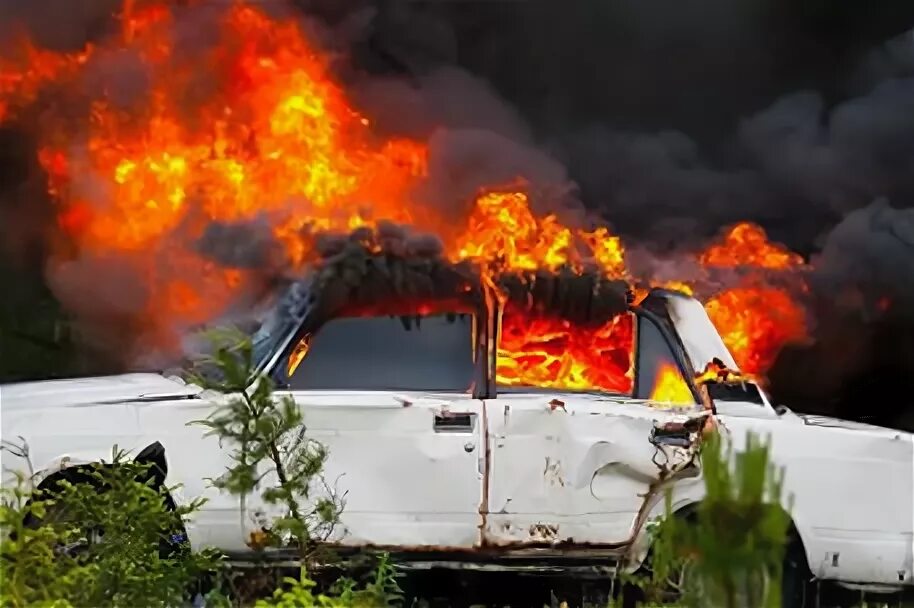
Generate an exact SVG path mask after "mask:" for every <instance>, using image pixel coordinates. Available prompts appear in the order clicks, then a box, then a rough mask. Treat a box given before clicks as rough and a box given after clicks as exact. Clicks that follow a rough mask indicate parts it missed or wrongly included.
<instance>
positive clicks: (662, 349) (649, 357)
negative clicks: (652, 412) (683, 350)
mask: <svg viewBox="0 0 914 608" xmlns="http://www.w3.org/2000/svg"><path fill="white" fill-rule="evenodd" d="M635 397H636V398H638V399H651V400H653V401H659V402H663V403H672V404H683V405H693V404H695V403H696V400H695V396H694V395H693V394H692V390H691V389H690V388H689V385H688V383H687V382H686V381H685V379H684V378H683V376H682V372H681V371H680V369H679V364H678V363H677V362H676V358H675V357H674V356H673V350H672V348H671V347H670V344H669V343H668V342H667V340H666V338H664V336H663V334H662V333H661V331H660V328H659V327H657V325H656V324H655V323H654V322H653V321H651V320H650V319H647V318H645V317H643V316H639V317H638V364H637V379H636V389H635Z"/></svg>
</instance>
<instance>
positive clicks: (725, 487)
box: [636, 433, 790, 608]
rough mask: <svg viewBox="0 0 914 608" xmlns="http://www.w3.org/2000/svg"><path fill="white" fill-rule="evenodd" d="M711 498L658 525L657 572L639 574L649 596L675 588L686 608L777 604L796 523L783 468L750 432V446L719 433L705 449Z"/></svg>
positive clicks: (669, 514) (653, 565)
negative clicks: (785, 494) (736, 448)
mask: <svg viewBox="0 0 914 608" xmlns="http://www.w3.org/2000/svg"><path fill="white" fill-rule="evenodd" d="M701 463H702V475H703V479H704V484H705V498H704V500H703V501H702V502H701V503H699V504H698V505H697V506H696V508H695V509H694V510H693V511H690V512H689V513H688V514H685V515H683V514H677V513H674V512H673V510H672V504H671V495H670V494H669V493H668V494H667V498H666V513H665V515H664V517H663V519H662V520H661V521H659V522H656V523H654V524H653V526H652V529H651V533H652V536H653V543H652V554H651V558H650V564H649V566H650V576H649V577H647V578H646V579H636V584H638V585H639V586H641V587H642V589H643V590H644V592H645V596H646V597H647V600H648V601H649V602H653V603H657V602H659V601H661V600H662V599H664V598H665V597H667V596H668V595H669V592H670V591H672V592H673V593H674V595H675V596H676V597H678V601H679V602H681V603H682V604H683V605H685V606H696V607H697V606H702V607H704V606H709V607H710V606H713V607H715V608H737V607H740V608H777V607H778V606H780V605H781V598H782V595H781V579H782V574H783V572H782V569H783V563H784V554H785V550H786V544H787V541H788V532H789V529H790V515H789V510H788V509H785V508H784V506H783V505H782V487H783V470H779V469H777V468H775V467H774V466H773V465H772V464H771V463H770V458H769V447H768V445H767V444H766V443H763V442H761V441H760V440H759V439H758V438H757V437H756V436H754V435H752V434H749V436H748V437H747V438H746V448H745V450H743V451H740V452H737V453H736V454H734V453H733V447H732V445H731V444H730V443H728V442H725V441H724V440H723V439H722V438H721V436H720V435H719V434H717V433H714V434H712V435H709V436H708V437H706V438H705V440H704V442H703V443H702V448H701Z"/></svg>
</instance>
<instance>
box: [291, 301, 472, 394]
mask: <svg viewBox="0 0 914 608" xmlns="http://www.w3.org/2000/svg"><path fill="white" fill-rule="evenodd" d="M475 325H476V324H475V319H474V317H473V315H471V314H467V313H456V312H439V313H434V314H427V315H426V314H410V315H398V316H357V317H342V318H336V319H331V320H330V321H328V322H326V323H325V324H324V325H323V326H321V327H320V329H319V330H317V331H315V332H313V333H312V334H311V336H310V338H308V339H307V340H308V341H307V344H306V346H305V347H304V348H305V351H304V354H303V355H302V356H301V359H300V360H299V361H298V362H297V364H295V365H292V363H293V358H294V357H295V356H296V354H297V353H299V352H300V350H299V346H300V345H301V342H299V345H298V346H296V348H295V349H293V351H292V352H291V353H290V355H289V361H288V365H287V366H286V367H285V369H287V370H288V371H289V373H288V374H287V377H286V378H285V379H284V380H285V381H284V382H283V384H286V385H287V386H288V387H289V388H290V389H292V390H321V389H324V390H421V391H444V392H458V391H459V392H467V391H468V390H469V389H470V387H471V386H472V383H473V378H474V373H475V359H476V358H475V350H476V349H475V348H474V344H475V339H474V335H473V332H474V330H475Z"/></svg>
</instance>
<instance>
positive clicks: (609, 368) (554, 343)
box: [496, 306, 634, 395]
mask: <svg viewBox="0 0 914 608" xmlns="http://www.w3.org/2000/svg"><path fill="white" fill-rule="evenodd" d="M633 355H634V315H633V314H632V313H630V312H626V313H622V314H620V315H617V316H615V317H613V318H612V319H610V320H609V321H608V322H606V323H604V324H602V325H593V326H585V325H575V324H573V323H571V322H570V321H567V320H563V319H560V318H557V317H551V316H537V315H535V314H530V313H526V312H520V311H517V310H514V309H512V308H511V307H510V306H509V307H507V308H506V309H505V311H504V314H503V315H502V320H501V327H500V332H499V340H498V355H497V357H498V358H497V362H496V378H497V384H498V385H500V386H513V387H536V388H548V389H558V390H567V391H602V392H607V393H612V394H622V395H631V393H632V388H633V385H634V364H633Z"/></svg>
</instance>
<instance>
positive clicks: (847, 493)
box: [0, 284, 914, 588]
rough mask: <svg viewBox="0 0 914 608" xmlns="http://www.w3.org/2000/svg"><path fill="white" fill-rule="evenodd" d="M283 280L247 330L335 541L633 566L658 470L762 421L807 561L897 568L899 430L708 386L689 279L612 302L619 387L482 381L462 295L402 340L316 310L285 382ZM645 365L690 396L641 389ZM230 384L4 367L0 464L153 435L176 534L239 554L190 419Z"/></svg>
mask: <svg viewBox="0 0 914 608" xmlns="http://www.w3.org/2000/svg"><path fill="white" fill-rule="evenodd" d="M312 287H313V285H312ZM296 289H298V290H299V293H298V295H295V294H292V296H288V297H287V304H288V303H289V302H292V303H293V305H291V308H290V306H287V307H286V309H285V313H284V314H283V315H282V316H281V317H279V316H277V317H273V318H272V320H269V319H268V321H267V322H265V323H264V324H263V325H262V326H261V328H264V327H267V328H268V329H267V330H266V331H265V332H263V333H262V335H260V336H259V337H258V335H255V345H256V349H255V350H256V351H257V353H258V365H259V370H260V371H261V372H263V373H264V374H266V375H268V376H270V377H272V378H273V379H274V380H275V381H276V383H277V394H280V395H283V394H287V395H290V396H291V397H292V398H293V399H294V400H295V402H296V403H298V404H299V405H300V406H301V407H302V408H303V410H304V412H305V420H306V424H307V430H308V434H309V436H310V437H312V438H313V439H316V440H318V441H320V442H322V443H324V444H325V445H326V446H327V447H328V449H329V454H330V456H329V460H328V462H327V465H326V470H325V478H326V479H327V480H329V482H330V483H331V484H333V485H334V486H335V487H337V488H338V489H339V491H341V492H344V493H345V495H346V500H345V509H344V511H343V514H342V522H341V523H342V526H341V527H340V528H339V529H338V530H337V531H336V532H335V533H334V536H333V537H331V538H329V539H328V542H331V543H333V544H335V545H336V546H338V547H340V548H352V549H359V550H361V549H381V550H387V551H391V552H392V553H394V554H395V555H396V557H397V559H398V560H400V561H401V562H402V563H403V564H407V565H409V566H411V567H414V568H424V567H432V566H455V567H474V568H480V569H486V568H499V569H516V570H523V569H530V568H533V569H543V568H549V569H553V570H562V571H565V570H567V571H576V572H589V573H596V574H601V573H606V572H608V571H610V570H611V569H612V568H614V567H616V565H618V564H622V565H624V566H626V567H630V568H631V567H634V566H636V565H637V564H638V563H639V561H640V560H641V559H643V557H644V555H645V553H646V550H647V548H648V542H649V539H648V535H647V533H646V530H645V524H646V522H648V521H649V520H651V519H653V518H655V517H658V516H660V515H662V513H663V510H664V500H663V497H664V493H665V492H666V490H667V489H672V499H673V505H674V508H676V509H684V508H688V507H689V506H690V505H695V504H697V503H698V502H699V501H701V500H702V497H703V493H704V485H703V483H702V478H701V466H700V461H699V460H698V459H697V450H698V447H699V445H700V442H701V439H702V436H703V433H704V431H705V430H706V429H707V427H708V425H710V424H713V425H714V426H715V427H716V428H717V429H719V430H720V432H722V433H724V434H725V435H727V436H728V437H729V438H730V439H731V440H732V441H733V443H734V444H735V447H736V448H737V449H739V446H740V445H742V443H743V442H744V441H745V440H746V436H747V433H749V432H754V433H756V434H758V435H761V436H762V437H766V436H767V437H770V440H771V450H772V457H773V460H774V462H775V464H777V465H780V466H784V467H785V469H786V476H785V488H784V490H785V494H786V495H790V496H792V501H793V502H792V505H791V507H790V515H791V517H792V519H793V524H794V527H795V529H796V532H797V535H798V537H799V539H800V540H801V541H802V546H803V549H804V551H805V553H806V557H807V561H808V564H809V567H810V569H811V571H812V574H813V575H814V576H815V577H817V578H820V579H823V580H835V581H841V582H843V583H846V584H851V585H863V586H866V587H886V588H895V587H901V586H905V585H912V584H914V571H912V569H914V557H912V555H914V554H912V551H914V548H912V547H914V545H912V543H914V531H912V528H914V505H912V500H914V441H912V435H910V434H908V433H904V432H901V431H895V430H889V429H883V428H878V427H873V426H868V425H864V424H857V423H851V422H845V421H840V420H833V419H828V418H823V417H813V416H801V415H797V414H794V413H792V412H790V411H789V410H786V409H783V408H779V409H777V410H776V409H775V408H774V407H772V405H771V404H770V402H769V400H768V398H767V396H766V395H765V393H764V392H763V390H761V389H760V388H759V387H758V386H756V385H755V384H753V383H751V382H744V383H742V384H738V385H735V386H729V387H728V389H727V390H724V391H718V392H717V393H715V392H714V391H710V390H708V388H707V386H702V385H700V384H699V383H697V382H696V380H695V378H696V377H697V376H698V375H700V374H701V373H702V372H703V371H704V370H705V369H706V366H707V364H708V363H709V362H712V361H715V362H716V364H717V365H722V366H723V367H725V368H727V369H730V370H735V369H736V364H735V363H734V361H733V359H732V357H731V355H730V353H729V352H728V351H727V348H726V347H725V345H724V343H723V341H722V340H721V338H720V336H719V335H718V334H717V332H716V331H715V329H714V327H713V326H712V324H711V323H710V321H709V319H708V317H707V315H706V313H705V312H704V309H703V308H702V306H701V304H700V303H699V302H697V301H696V300H694V299H692V298H690V297H688V296H685V295H683V294H680V293H676V292H670V291H664V290H654V291H652V292H651V293H650V294H649V295H647V297H645V298H644V299H643V300H642V301H641V302H640V303H638V304H637V305H636V304H630V305H629V307H628V310H627V311H626V312H625V313H623V314H626V315H630V317H631V319H632V321H633V322H634V323H636V324H637V331H636V332H635V333H636V336H637V338H636V343H635V346H634V349H635V352H634V353H633V370H634V379H633V390H632V392H631V394H628V395H619V394H607V393H601V392H595V391H561V390H547V389H536V388H528V387H523V386H498V383H497V382H495V381H494V379H493V378H492V377H491V370H492V367H491V365H490V364H491V361H490V360H489V359H487V358H486V356H485V354H484V353H486V352H489V351H487V350H486V344H485V343H484V342H485V340H486V339H488V338H487V337H486V332H485V331H479V327H480V326H482V325H485V324H486V323H487V321H486V320H482V319H479V318H477V317H474V315H473V314H472V313H466V312H465V311H463V312H462V313H461V314H462V315H463V316H460V317H457V320H456V321H455V320H454V318H449V319H447V320H442V319H440V318H438V317H436V316H433V315H431V316H429V318H427V319H425V320H424V321H423V323H424V324H425V325H424V328H423V329H421V330H420V331H418V332H413V333H412V335H411V336H410V337H409V338H408V339H406V341H405V342H400V340H401V338H403V336H404V335H406V334H404V333H403V331H402V329H403V327H402V326H401V325H400V323H399V321H398V320H397V319H395V318H394V319H391V318H389V317H384V316H380V315H379V316H374V317H359V318H339V319H333V320H331V321H329V322H327V323H326V324H325V325H323V326H322V328H321V329H320V330H319V331H318V332H317V333H316V334H314V336H313V339H314V342H313V343H312V344H311V345H310V350H309V351H308V355H307V357H306V358H305V363H304V364H302V365H303V367H302V369H304V370H306V371H307V374H306V380H302V381H301V382H297V381H296V373H298V372H297V370H296V373H293V374H292V375H291V377H287V374H286V371H287V370H289V369H291V368H290V367H289V365H288V360H289V357H290V352H291V350H292V347H293V345H294V344H295V342H296V340H297V338H298V337H299V336H300V335H301V330H300V328H301V326H302V324H303V323H307V319H308V318H309V314H310V312H309V311H310V310H311V308H310V307H311V304H309V302H310V300H308V299H307V298H302V297H301V294H302V293H307V292H308V286H307V284H306V285H305V286H304V287H302V286H300V285H299V286H297V287H296ZM290 310H292V313H291V314H290V312H289V311H290ZM271 323H272V324H271ZM464 326H469V327H471V329H472V331H469V330H467V328H466V327H464ZM264 336H266V339H264ZM479 336H482V337H481V338H480V337H479ZM353 344H354V345H355V348H353V347H352V346H353ZM347 345H348V346H347ZM474 350H475V352H476V354H477V356H475V357H474V356H472V353H473V351H474ZM448 353H449V354H448ZM455 353H457V355H455V356H456V357H457V359H459V360H460V363H459V364H456V365H452V363H451V360H450V359H449V357H450V356H451V355H454V354H455ZM480 353H482V355H480ZM467 361H469V364H468V363H467ZM663 365H667V366H670V365H672V366H673V368H674V369H675V370H676V373H677V374H679V375H680V377H681V379H682V380H683V381H684V382H685V383H686V385H687V386H688V387H689V391H690V393H691V395H692V402H691V403H688V404H681V403H679V404H671V403H664V402H658V401H657V400H656V399H652V398H651V387H652V386H653V385H655V384H656V382H657V375H658V374H659V373H660V369H661V367H662V366H663ZM461 366H462V367H461ZM284 370H286V371H284ZM308 378H310V379H308ZM468 384H469V385H472V387H473V388H472V389H470V390H468V389H467V388H466V387H467V386H468ZM391 385H393V386H404V387H409V388H402V389H399V388H398V389H391V388H389V386H391ZM384 387H387V388H384ZM231 397H232V396H231V395H223V394H219V393H215V392H213V391H208V390H204V389H203V388H201V387H199V386H196V385H194V384H189V383H186V382H185V381H183V380H181V379H180V378H178V377H176V376H169V375H166V374H153V373H134V374H124V375H118V376H109V377H94V378H76V379H64V380H49V381H42V382H29V383H20V384H10V385H5V386H3V387H2V389H0V412H2V437H3V440H4V445H5V446H6V447H7V448H9V447H10V446H18V447H17V448H16V449H13V450H12V451H10V450H9V449H8V450H6V451H4V452H3V469H4V483H5V484H9V483H11V482H12V480H13V478H14V477H13V472H14V471H21V472H24V473H27V474H29V475H30V476H31V479H32V482H33V483H35V484H40V483H41V481H42V480H44V479H47V478H48V476H51V475H54V474H55V473H57V472H59V471H61V470H62V469H66V468H68V467H73V466H79V465H81V464H84V463H90V462H96V461H100V460H105V459H108V458H110V456H111V450H112V446H114V445H116V446H118V447H119V448H121V449H128V450H132V451H134V453H136V452H138V451H139V450H142V449H143V448H144V447H146V446H149V445H151V444H153V443H155V442H158V443H160V444H161V445H162V446H164V449H165V454H166V457H167V460H168V479H167V482H168V484H169V485H171V484H179V487H178V488H177V489H176V490H175V491H174V496H173V498H174V499H175V500H176V501H178V502H185V501H189V500H191V499H194V498H205V499H206V503H205V504H204V506H203V508H202V510H201V511H199V512H198V513H197V514H196V515H195V517H194V518H193V519H192V521H190V522H188V525H187V533H188V537H189V539H190V542H191V544H192V545H194V546H197V547H200V546H214V547H218V548H220V549H222V550H223V551H225V552H226V553H227V554H228V555H229V556H231V557H232V558H233V559H238V560H243V559H245V558H246V556H250V555H251V553H252V549H251V548H250V546H249V545H250V543H249V539H250V538H251V536H250V535H251V533H252V532H254V531H256V530H257V529H258V526H259V525H261V524H260V523H258V522H259V521H261V520H262V519H263V517H264V514H269V512H270V509H269V507H268V506H267V505H265V504H262V503H261V502H260V501H259V499H258V498H257V497H256V496H250V497H248V498H247V499H246V500H245V501H243V502H241V501H239V500H238V498H237V497H234V496H231V495H228V494H226V493H224V492H220V491H219V490H217V489H216V488H214V487H213V485H212V484H211V483H210V482H208V481H207V480H208V479H212V478H214V477H217V476H218V475H220V474H221V473H222V472H223V471H224V470H225V469H226V467H227V466H229V465H230V464H231V461H230V456H229V451H228V449H227V448H226V447H224V446H220V443H219V441H218V440H217V438H215V437H212V436H207V435H206V429H205V428H203V427H201V426H199V425H195V424H193V421H198V420H201V419H203V418H206V417H207V416H208V415H209V414H210V413H211V412H212V411H213V409H214V407H216V406H217V405H218V404H219V403H221V402H223V401H224V400H225V399H229V398H231ZM862 406H863V404H862ZM26 453H27V456H28V458H25V456H26ZM17 454H18V455H17Z"/></svg>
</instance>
